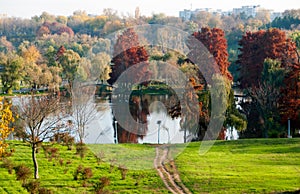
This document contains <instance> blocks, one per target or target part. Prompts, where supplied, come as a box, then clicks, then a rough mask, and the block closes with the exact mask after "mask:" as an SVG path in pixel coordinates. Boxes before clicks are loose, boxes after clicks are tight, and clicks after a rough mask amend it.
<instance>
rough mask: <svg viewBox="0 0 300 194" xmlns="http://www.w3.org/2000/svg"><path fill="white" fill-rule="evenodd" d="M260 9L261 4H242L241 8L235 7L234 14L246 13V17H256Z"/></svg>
mask: <svg viewBox="0 0 300 194" xmlns="http://www.w3.org/2000/svg"><path fill="white" fill-rule="evenodd" d="M259 9H260V5H250V6H242V7H241V8H233V10H232V14H233V15H240V14H242V13H243V14H245V15H246V17H255V16H256V14H257V12H258V11H259Z"/></svg>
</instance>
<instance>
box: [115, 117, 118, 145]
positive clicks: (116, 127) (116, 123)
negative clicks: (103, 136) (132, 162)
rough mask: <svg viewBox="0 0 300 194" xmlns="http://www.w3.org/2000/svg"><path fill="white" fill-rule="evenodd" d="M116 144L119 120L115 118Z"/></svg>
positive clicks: (116, 141) (116, 142)
mask: <svg viewBox="0 0 300 194" xmlns="http://www.w3.org/2000/svg"><path fill="white" fill-rule="evenodd" d="M115 144H118V121H117V120H115Z"/></svg>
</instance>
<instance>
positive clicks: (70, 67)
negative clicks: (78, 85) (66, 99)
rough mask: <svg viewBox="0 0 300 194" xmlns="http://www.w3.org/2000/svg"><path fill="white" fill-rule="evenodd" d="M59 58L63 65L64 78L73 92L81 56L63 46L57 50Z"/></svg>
mask: <svg viewBox="0 0 300 194" xmlns="http://www.w3.org/2000/svg"><path fill="white" fill-rule="evenodd" d="M57 59H58V61H59V63H60V65H61V67H62V78H63V79H65V80H66V81H67V82H68V89H69V92H70V93H71V90H72V84H73V81H74V80H75V78H76V74H77V70H78V66H79V62H80V59H81V58H80V56H79V54H78V53H76V52H74V51H73V50H71V49H68V50H66V49H65V48H64V47H63V46H61V47H60V48H59V50H58V52H57Z"/></svg>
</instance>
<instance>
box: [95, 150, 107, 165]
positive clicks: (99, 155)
mask: <svg viewBox="0 0 300 194" xmlns="http://www.w3.org/2000/svg"><path fill="white" fill-rule="evenodd" d="M96 158H97V163H98V165H99V164H100V163H101V162H103V161H104V158H105V154H104V152H102V151H101V152H99V153H98V154H96Z"/></svg>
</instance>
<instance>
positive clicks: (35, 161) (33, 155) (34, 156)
mask: <svg viewBox="0 0 300 194" xmlns="http://www.w3.org/2000/svg"><path fill="white" fill-rule="evenodd" d="M36 149H37V147H36V144H33V145H32V150H31V154H32V161H33V166H34V178H35V179H38V178H39V165H38V162H37V159H36Z"/></svg>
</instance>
